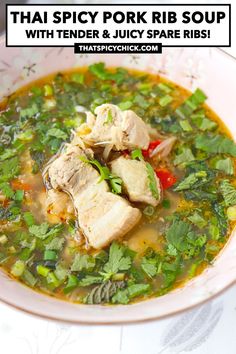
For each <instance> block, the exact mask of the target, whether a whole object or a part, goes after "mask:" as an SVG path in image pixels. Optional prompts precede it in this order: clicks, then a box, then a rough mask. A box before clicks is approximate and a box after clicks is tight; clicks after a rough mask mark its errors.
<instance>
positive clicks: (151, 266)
mask: <svg viewBox="0 0 236 354" xmlns="http://www.w3.org/2000/svg"><path fill="white" fill-rule="evenodd" d="M141 268H142V270H143V271H144V272H145V273H146V274H147V276H148V277H149V278H153V277H154V276H155V275H156V274H157V270H158V263H157V259H156V258H147V257H143V258H142V262H141Z"/></svg>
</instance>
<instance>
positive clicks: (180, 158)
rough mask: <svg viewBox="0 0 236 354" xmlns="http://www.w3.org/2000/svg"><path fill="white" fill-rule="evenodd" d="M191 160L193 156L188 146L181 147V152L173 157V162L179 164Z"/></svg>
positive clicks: (193, 158)
mask: <svg viewBox="0 0 236 354" xmlns="http://www.w3.org/2000/svg"><path fill="white" fill-rule="evenodd" d="M193 160H195V157H194V155H193V153H192V150H191V149H190V148H188V147H182V151H181V153H180V154H178V155H176V157H175V159H174V164H175V165H181V164H185V163H187V162H190V161H193Z"/></svg>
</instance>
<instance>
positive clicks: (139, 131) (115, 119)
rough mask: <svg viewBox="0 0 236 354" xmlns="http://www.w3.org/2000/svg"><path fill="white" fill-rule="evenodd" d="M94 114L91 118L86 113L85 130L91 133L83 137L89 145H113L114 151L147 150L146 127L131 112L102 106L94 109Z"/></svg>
mask: <svg viewBox="0 0 236 354" xmlns="http://www.w3.org/2000/svg"><path fill="white" fill-rule="evenodd" d="M95 114H96V117H95V116H93V117H92V116H91V113H90V112H88V114H87V128H89V129H90V131H91V132H90V133H89V134H87V135H83V139H84V140H85V141H86V142H88V143H89V144H90V145H96V144H99V145H101V146H106V145H107V144H113V146H114V148H115V149H116V150H125V149H135V148H141V149H147V148H148V145H149V142H150V138H149V134H148V127H147V126H146V124H145V123H144V121H143V120H142V119H141V118H140V117H139V116H137V114H136V113H134V112H133V111H130V110H128V111H122V110H121V109H120V108H119V107H118V106H115V105H113V104H103V105H101V106H98V107H97V108H96V109H95ZM81 129H82V130H81ZM84 130H85V131H86V129H84V127H81V128H80V131H84Z"/></svg>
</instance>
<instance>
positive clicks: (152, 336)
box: [0, 286, 236, 354]
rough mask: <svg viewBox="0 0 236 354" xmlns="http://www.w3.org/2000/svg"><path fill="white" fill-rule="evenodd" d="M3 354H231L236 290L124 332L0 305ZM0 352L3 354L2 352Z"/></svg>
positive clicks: (122, 328)
mask: <svg viewBox="0 0 236 354" xmlns="http://www.w3.org/2000/svg"><path fill="white" fill-rule="evenodd" d="M0 316H1V317H0V346H1V349H0V353H2V354H13V353H17V354H73V353H84V354H90V353H91V354H92V353H98V354H100V353H101V354H161V353H164V354H171V353H175V354H177V353H191V354H213V353H214V354H222V353H226V354H235V352H236V349H235V348H236V336H235V333H234V332H235V328H236V286H235V287H233V288H231V289H230V290H228V291H227V292H225V293H224V294H223V295H221V296H220V297H218V298H216V299H215V300H213V301H210V302H208V303H206V304H204V305H202V306H200V307H198V308H195V309H193V310H191V311H189V312H186V313H184V314H181V315H178V316H175V317H172V318H170V319H165V320H161V321H155V322H150V323H146V324H138V325H129V326H99V327H98V326H71V325H65V324H60V323H55V322H50V321H46V320H41V319H38V318H35V317H32V316H29V315H26V314H23V313H21V312H18V311H16V310H14V309H12V308H9V307H7V306H5V305H3V304H1V305H0ZM3 348H4V349H3Z"/></svg>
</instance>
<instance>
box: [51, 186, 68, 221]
mask: <svg viewBox="0 0 236 354" xmlns="http://www.w3.org/2000/svg"><path fill="white" fill-rule="evenodd" d="M46 205H47V212H48V213H49V214H53V215H57V216H58V217H59V218H60V219H64V220H66V219H68V218H70V217H71V215H73V214H74V206H73V203H72V201H71V198H70V197H69V195H68V194H66V193H64V192H60V191H58V190H56V189H50V190H49V191H48V192H47V199H46Z"/></svg>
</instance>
